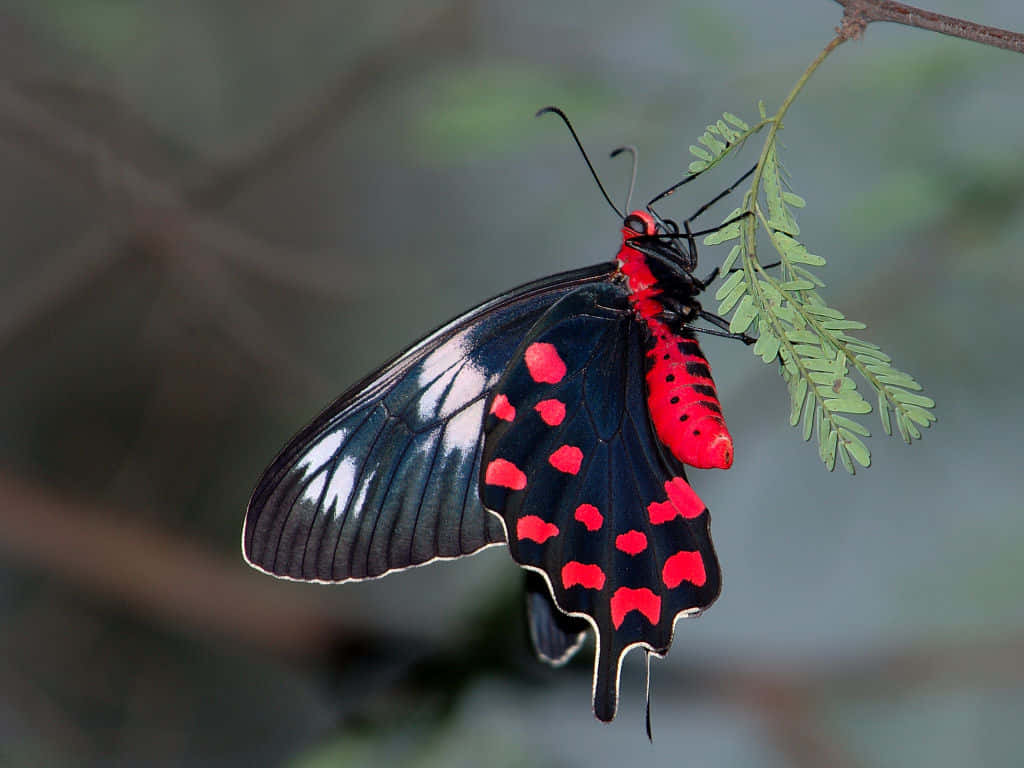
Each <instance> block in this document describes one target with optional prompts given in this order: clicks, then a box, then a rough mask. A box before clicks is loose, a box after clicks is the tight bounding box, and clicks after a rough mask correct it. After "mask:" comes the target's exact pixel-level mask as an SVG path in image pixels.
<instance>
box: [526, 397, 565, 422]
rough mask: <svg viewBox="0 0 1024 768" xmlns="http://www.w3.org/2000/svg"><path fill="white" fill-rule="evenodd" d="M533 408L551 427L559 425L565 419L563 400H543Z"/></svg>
mask: <svg viewBox="0 0 1024 768" xmlns="http://www.w3.org/2000/svg"><path fill="white" fill-rule="evenodd" d="M533 408H534V410H535V411H537V413H539V414H540V417H541V419H543V421H544V423H545V424H547V425H548V426H549V427H557V426H558V425H559V424H561V423H562V421H563V420H564V419H565V403H563V402H562V401H561V400H555V399H551V400H541V401H540V402H539V403H537V404H536V405H535V406H533Z"/></svg>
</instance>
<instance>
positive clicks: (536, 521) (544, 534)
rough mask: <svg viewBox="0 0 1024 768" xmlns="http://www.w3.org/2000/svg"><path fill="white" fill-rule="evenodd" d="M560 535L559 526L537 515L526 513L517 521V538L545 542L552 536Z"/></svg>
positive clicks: (539, 542)
mask: <svg viewBox="0 0 1024 768" xmlns="http://www.w3.org/2000/svg"><path fill="white" fill-rule="evenodd" d="M557 535H558V526H557V525H555V524H554V523H548V522H545V521H544V520H541V519H540V518H539V517H537V516H536V515H526V516H525V517H521V518H519V520H517V521H516V538H518V539H529V540H530V541H536V542H537V543H538V544H543V543H544V542H545V541H547V540H548V539H550V538H551V537H552V536H557Z"/></svg>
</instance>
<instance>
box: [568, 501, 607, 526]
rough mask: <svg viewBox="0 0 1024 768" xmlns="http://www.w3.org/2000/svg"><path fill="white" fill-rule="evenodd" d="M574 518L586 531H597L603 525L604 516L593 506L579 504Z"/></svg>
mask: <svg viewBox="0 0 1024 768" xmlns="http://www.w3.org/2000/svg"><path fill="white" fill-rule="evenodd" d="M574 517H575V518H576V519H577V520H579V521H580V522H581V523H583V524H584V525H585V526H586V527H587V530H588V531H596V530H599V529H600V528H601V524H602V523H604V516H603V515H602V514H601V512H600V510H598V508H597V507H595V506H594V505H593V504H580V505H579V506H578V507H576V514H575V515H574Z"/></svg>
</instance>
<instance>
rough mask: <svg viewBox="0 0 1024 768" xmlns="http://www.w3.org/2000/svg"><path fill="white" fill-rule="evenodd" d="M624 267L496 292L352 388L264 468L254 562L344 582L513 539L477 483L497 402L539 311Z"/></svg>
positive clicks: (279, 571) (251, 511) (248, 525)
mask: <svg viewBox="0 0 1024 768" xmlns="http://www.w3.org/2000/svg"><path fill="white" fill-rule="evenodd" d="M614 267H615V265H614V264H602V265H599V266H596V267H589V268H586V269H582V270H577V271H574V272H566V273H563V274H560V275H555V276H553V277H550V278H546V279H544V280H540V281H537V282H534V283H530V284H528V285H525V286H522V287H520V288H517V289H515V290H513V291H510V292H509V293H507V294H504V295H502V296H498V297H497V298H494V299H492V300H490V301H488V302H485V303H484V304H481V305H480V306H478V307H476V308H475V309H473V310H470V311H469V312H467V313H466V314H465V315H462V316H461V317H459V318H457V319H455V320H453V321H452V322H451V323H449V324H448V325H446V326H444V327H442V328H441V329H439V330H437V331H436V332H434V333H433V334H431V335H430V336H428V337H427V338H426V339H424V340H423V341H421V342H419V343H418V344H416V345H415V346H413V347H411V348H410V349H409V350H407V351H405V352H404V353H402V354H401V355H399V356H398V357H396V358H395V359H393V360H392V361H391V362H389V363H388V364H387V365H385V366H384V367H383V368H381V369H380V370H379V371H377V372H376V373H374V374H372V375H371V376H369V377H367V378H366V379H364V380H363V381H361V382H359V383H358V384H356V385H355V386H353V387H352V388H351V389H349V390H348V391H347V392H345V393H344V394H343V395H341V397H339V398H338V399H337V400H336V401H335V402H334V403H332V404H331V405H330V406H329V407H328V408H327V409H326V410H325V411H324V412H323V413H321V414H320V415H319V416H318V417H317V418H316V419H315V420H314V421H313V422H312V423H311V424H310V425H309V426H308V427H306V428H305V429H304V430H302V431H301V432H300V433H299V434H298V435H296V436H295V437H294V438H293V439H292V440H291V442H290V443H289V444H288V445H287V446H286V447H285V448H284V450H283V451H282V452H281V453H280V455H279V456H278V457H277V458H276V459H275V460H274V462H273V463H272V464H271V465H270V467H268V468H267V470H266V471H265V472H264V473H263V476H262V477H261V478H260V481H259V483H258V485H257V486H256V490H255V491H254V492H253V495H252V498H251V500H250V501H249V507H248V510H247V512H246V517H245V526H244V529H243V532H242V549H243V552H244V555H245V558H246V560H248V562H249V563H250V564H252V565H254V566H256V567H257V568H259V569H261V570H264V571H267V572H268V573H271V574H274V575H277V576H282V577H286V578H292V579H301V580H305V581H326V582H337V581H345V580H348V579H363V578H372V577H376V576H381V575H383V574H385V573H387V572H389V571H393V570H396V569H400V568H407V567H409V566H413V565H421V564H423V563H426V562H429V561H431V560H434V559H437V558H451V557H459V556H461V555H468V554H471V553H473V552H476V551H477V550H479V549H481V548H482V547H485V546H487V545H490V544H497V543H501V542H504V540H505V537H504V532H503V530H502V527H501V524H500V522H499V521H498V520H497V519H496V518H495V517H494V516H493V515H490V514H487V513H486V512H485V511H484V509H483V507H482V506H481V504H480V499H479V493H478V487H477V481H476V479H477V476H478V474H479V466H480V453H481V445H482V438H481V427H482V421H483V415H484V405H485V402H486V400H487V397H488V395H489V394H490V391H491V389H492V388H493V386H494V384H495V382H496V381H497V380H498V377H499V376H500V374H501V372H502V370H503V369H504V368H505V367H506V365H507V364H508V361H509V359H510V358H511V357H512V354H513V352H514V350H515V348H516V347H517V346H518V344H519V342H520V341H521V340H522V338H523V336H524V335H525V334H526V333H527V332H528V331H529V329H530V327H531V326H532V325H533V324H534V322H536V320H537V318H538V317H540V316H541V314H543V312H544V311H545V310H546V309H548V308H549V307H550V306H551V305H552V304H553V303H554V302H556V301H558V299H560V298H561V297H562V296H564V295H566V294H567V293H568V292H570V291H572V290H573V289H575V288H577V287H578V286H580V285H584V284H587V283H590V282H593V281H600V280H607V279H608V276H609V274H610V273H611V272H612V271H613V270H614Z"/></svg>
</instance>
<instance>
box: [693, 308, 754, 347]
mask: <svg viewBox="0 0 1024 768" xmlns="http://www.w3.org/2000/svg"><path fill="white" fill-rule="evenodd" d="M697 314H699V315H700V316H701V317H702V318H703V319H705V320H707V321H708V322H709V323H712V324H713V325H717V326H718V327H719V328H721V329H722V330H723V331H725V333H724V334H723V333H718V332H717V331H715V332H713V331H711V330H710V329H704V328H694V329H693V330H695V331H701V332H702V333H710V334H711V335H712V336H725V337H726V338H728V339H738V340H739V341H742V342H743V343H744V344H748V345H749V344H753V343H754V342H755V341H757V339H755V338H754V337H753V336H748V335H747V334H745V333H733V332H732V331H730V330H729V321H728V320H726V319H725V318H724V317H722V316H721V315H716V314H715V313H714V312H708V311H707V310H704V309H701V310H699V311H698V313H697Z"/></svg>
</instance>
